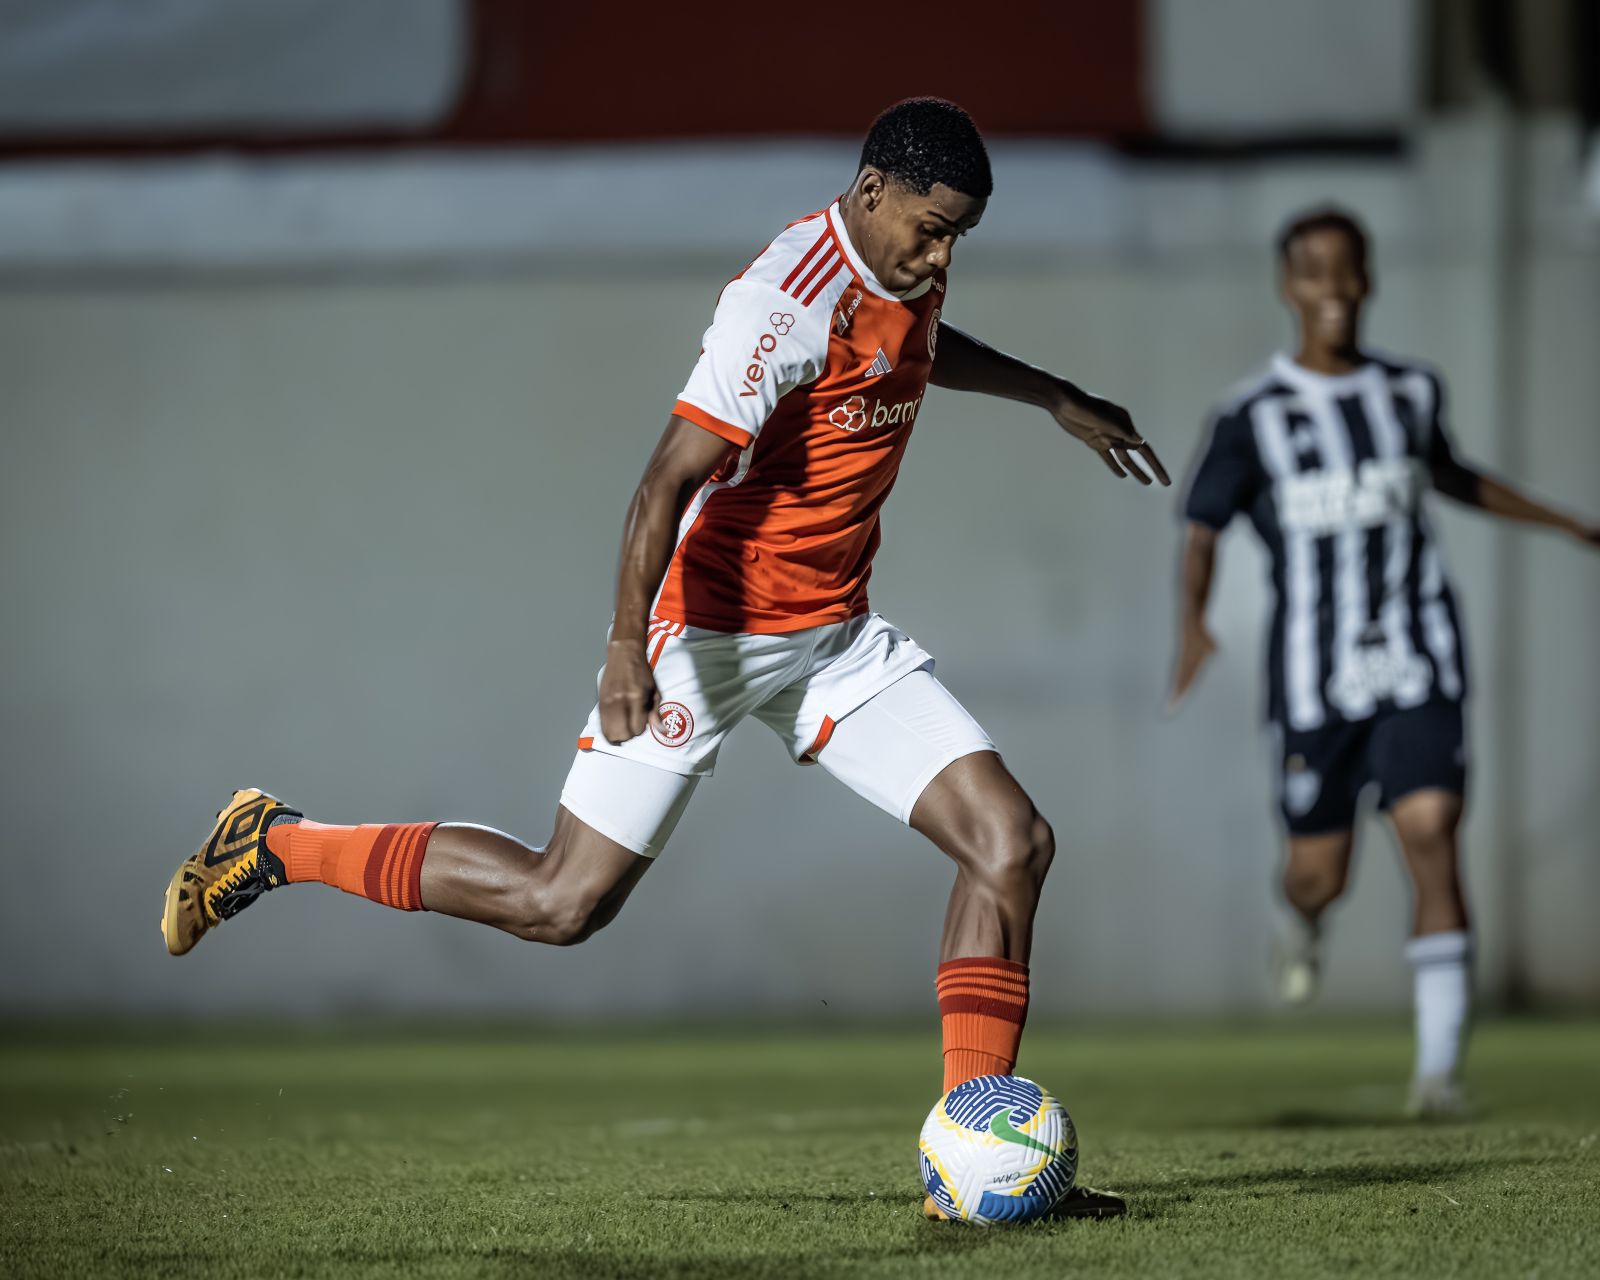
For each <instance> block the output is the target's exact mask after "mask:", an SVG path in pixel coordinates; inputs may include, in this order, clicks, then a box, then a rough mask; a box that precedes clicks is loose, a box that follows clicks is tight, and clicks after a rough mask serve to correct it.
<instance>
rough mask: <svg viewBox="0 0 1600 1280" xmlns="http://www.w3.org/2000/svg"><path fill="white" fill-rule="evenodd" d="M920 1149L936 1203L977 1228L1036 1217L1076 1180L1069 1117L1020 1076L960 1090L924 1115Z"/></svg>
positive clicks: (1074, 1134) (971, 1083) (987, 1079)
mask: <svg viewBox="0 0 1600 1280" xmlns="http://www.w3.org/2000/svg"><path fill="white" fill-rule="evenodd" d="M918 1146H919V1148H920V1150H921V1163H922V1185H923V1186H924V1187H926V1188H927V1190H928V1194H929V1195H930V1196H932V1197H933V1201H934V1203H935V1204H937V1205H938V1206H939V1208H940V1209H942V1210H943V1211H944V1213H945V1215H946V1216H947V1217H950V1218H956V1219H959V1220H960V1221H962V1222H971V1223H974V1224H976V1225H977V1226H980V1227H989V1226H993V1225H994V1224H996V1223H999V1222H1029V1221H1031V1220H1032V1219H1034V1218H1038V1217H1042V1216H1043V1215H1045V1214H1047V1213H1049V1212H1050V1210H1051V1209H1053V1208H1055V1206H1056V1204H1057V1203H1058V1202H1059V1201H1060V1199H1061V1197H1062V1196H1064V1195H1066V1194H1067V1192H1068V1191H1070V1190H1072V1184H1073V1181H1074V1180H1075V1179H1076V1178H1077V1176H1078V1131H1077V1130H1076V1129H1075V1128H1074V1127H1073V1124H1072V1117H1071V1116H1069V1115H1068V1114H1067V1109H1066V1108H1065V1107H1063V1106H1062V1105H1061V1104H1060V1103H1059V1102H1057V1101H1056V1100H1055V1099H1054V1098H1052V1097H1051V1096H1050V1094H1049V1093H1047V1092H1046V1091H1045V1090H1044V1089H1042V1088H1040V1087H1039V1086H1038V1085H1036V1084H1034V1082H1033V1081H1032V1080H1025V1079H1023V1078H1022V1077H1021V1076H978V1077H977V1078H976V1079H973V1080H968V1081H967V1082H966V1083H965V1084H958V1085H957V1086H956V1087H955V1088H954V1089H952V1090H950V1092H949V1093H947V1094H945V1095H944V1097H942V1098H940V1099H939V1101H938V1104H937V1105H936V1106H935V1107H934V1108H933V1110H932V1111H931V1112H929V1113H928V1119H927V1122H926V1123H925V1124H924V1125H923V1126H922V1140H921V1142H920V1143H919V1144H918Z"/></svg>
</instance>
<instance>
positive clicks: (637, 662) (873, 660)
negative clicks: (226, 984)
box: [163, 98, 1168, 1216]
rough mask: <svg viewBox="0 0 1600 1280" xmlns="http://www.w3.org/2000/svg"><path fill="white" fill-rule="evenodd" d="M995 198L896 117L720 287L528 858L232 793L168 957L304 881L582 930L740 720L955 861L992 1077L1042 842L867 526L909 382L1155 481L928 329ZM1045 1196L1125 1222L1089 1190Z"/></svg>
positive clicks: (1081, 411) (1082, 416) (971, 162)
mask: <svg viewBox="0 0 1600 1280" xmlns="http://www.w3.org/2000/svg"><path fill="white" fill-rule="evenodd" d="M991 187H992V181H991V177H990V170H989V161H988V156H987V153H986V151H985V148H984V145H983V142H982V139H981V138H980V137H979V134H978V131H977V129H976V128H975V127H974V125H973V123H972V121H971V120H970V119H969V118H968V116H967V115H966V113H965V112H964V111H962V110H961V108H959V107H957V106H955V105H954V104H953V103H949V102H945V101H942V100H939V99H933V98H919V99H911V100H908V101H905V102H901V103H899V104H897V105H895V106H893V107H891V108H889V109H888V110H887V111H885V112H884V113H883V115H882V116H880V117H879V118H878V120H877V121H876V122H875V123H874V124H873V126H872V129H871V132H870V133H869V135H868V137H867V139H866V144H865V147H864V148H863V151H862V155H861V164H860V169H859V172H858V173H857V174H856V176H855V179H854V181H852V182H851V184H850V186H849V189H848V190H847V191H846V192H845V193H844V194H843V195H842V196H841V197H840V198H839V199H838V200H837V201H835V202H834V203H833V204H831V205H830V206H829V207H827V208H826V209H824V210H822V211H820V212H818V213H814V214H811V215H809V216H807V217H804V218H801V219H800V220H799V221H798V222H795V223H793V224H791V225H790V226H789V227H788V228H787V229H785V230H784V231H783V232H781V233H780V234H779V235H778V237H777V238H776V239H775V240H773V241H772V243H771V244H770V245H768V246H767V248H766V249H764V250H763V251H762V252H761V254H760V255H759V256H758V257H757V258H756V259H755V261H754V262H752V263H751V264H750V265H749V266H748V267H746V268H745V269H744V270H743V271H742V272H740V273H739V275H738V276H737V277H736V278H735V279H733V280H732V281H731V282H730V283H729V284H728V285H727V286H726V287H725V288H724V289H723V290H722V294H721V296H720V298H719V300H718V302H717V306H716V312H715V315H714V317H713V319H712V322H711V327H710V328H709V329H708V330H707V331H706V333H705V337H704V346H703V349H702V350H701V353H700V357H699V360H698V362H697V363H696V364H695V367H694V370H693V372H692V373H691V374H690V375H689V380H688V383H687V385H686V386H685V387H684V388H683V391H682V393H681V395H680V396H679V397H678V400H677V403H676V404H675V405H674V406H673V408H672V414H671V418H670V420H669V421H668V424H667V428H666V431H665V433H664V434H663V435H662V437H661V439H660V441H659V443H658V444H657V445H656V449H655V452H654V454H653V455H652V456H651V458H650V460H649V463H648V464H647V465H646V467H645V473H644V477H643V479H642V480H641V481H640V483H639V487H638V489H637V491H636V492H635V494H634V496H633V500H632V502H631V504H630V505H629V507H628V512H627V518H626V521H625V524H624V527H623V533H622V552H621V563H620V568H619V571H618V575H617V590H616V610H615V614H614V616H613V619H612V624H611V632H610V636H609V638H608V641H607V645H606V659H605V666H604V669H603V671H602V673H601V676H600V691H599V703H598V705H597V706H596V707H595V709H594V711H593V713H592V714H591V715H590V717H589V721H588V724H587V725H586V726H585V727H584V729H583V732H582V734H581V735H580V736H579V738H578V751H577V756H576V758H575V759H574V761H573V764H572V769H571V772H570V773H569V774H568V776H567V780H566V785H565V787H564V788H563V789H562V792H561V806H560V809H559V811H558V813H557V816H556V822H555V830H554V832H553V834H552V835H551V836H550V839H549V840H548V842H547V843H546V844H544V845H543V846H542V847H540V848H533V847H530V846H528V845H525V844H522V843H521V842H519V841H517V840H515V839H513V838H512V837H510V836H508V835H503V834H501V833H500V832H497V831H490V830H487V829H485V828H483V827H478V826H470V825H465V824H460V823H431V822H422V823H402V824H390V825H371V826H355V827H340V826H328V825H324V824H322V823H317V822H311V821H308V820H306V819H304V818H303V817H302V815H301V814H300V813H299V812H297V811H295V810H294V809H291V808H288V807H287V806H285V805H283V804H282V803H280V802H279V801H278V800H276V799H274V798H273V797H271V796H269V795H266V794H264V793H263V792H259V791H254V790H246V791H240V792H237V793H235V795H234V797H233V799H232V800H231V801H230V802H229V804H228V805H227V807H226V808H225V809H223V811H222V812H221V813H220V814H219V816H218V820H217V823H216V826H215V827H214V828H213V829H212V831H211V833H210V834H209V835H208V836H207V838H206V840H205V842H204V844H203V845H202V846H201V848H200V850H199V852H197V853H196V854H195V855H194V856H193V857H191V858H190V859H189V860H188V861H186V862H185V863H184V864H183V865H182V866H181V867H180V868H179V869H178V872H177V873H176V875H175V876H174V877H173V879H172V882H171V884H170V886H169V887H168V889H167V897H166V911H165V917H164V921H163V932H164V935H165V937H166V942H167V946H168V949H169V950H170V951H171V952H172V953H173V954H174V955H181V954H182V953H184V952H186V951H188V950H189V949H190V948H191V947H193V946H194V945H195V944H196V943H197V942H199V941H200V939H201V938H202V937H204V936H205V934H206V933H207V932H208V931H209V930H210V929H212V928H214V927H215V926H217V925H218V924H220V923H221V922H222V921H224V920H227V919H229V918H230V917H232V916H233V915H235V914H237V913H238V912H239V911H241V910H243V909H244V908H245V907H247V906H249V905H250V904H251V903H253V902H254V901H255V900H256V899H257V898H258V897H259V896H260V895H261V894H262V893H263V892H265V891H267V890H271V889H276V888H278V887H280V886H282V885H286V884H299V883H308V882H311V883H322V884H330V885H335V886H337V887H339V888H341V889H343V890H345V891H347V892H349V893H353V894H357V895H359V896H362V897H366V898H370V899H372V900H373V901H376V902H381V903H384V904H385V905H388V906H391V907H398V908H400V909H402V910H409V911H415V910H423V909H426V910H429V911H439V912H443V913H445V914H447V915H453V916H458V917H460V918H462V919H465V920H474V921H478V922H481V923H483V924H488V925H493V926H494V927H496V928H499V929H504V930H506V931H508V932H510V933H513V934H515V935H517V936H518V937H521V938H527V939H530V940H533V941H537V942H547V943H552V944H555V945H558V946H565V945H570V944H572V943H577V942H582V941H583V940H584V939H585V938H587V937H589V936H590V935H591V934H592V933H594V931H595V930H597V929H599V928H601V927H602V926H604V925H605V924H606V923H608V922H609V921H610V920H612V919H613V918H614V917H615V916H616V914H617V912H618V911H619V910H620V909H621V907H622V904H623V902H624V901H625V900H626V898H627V897H628V894H629V893H630V892H631V891H632V890H633V888H634V886H635V885H637V884H638V883H639V880H640V878H641V877H642V876H643V875H644V874H645V872H646V871H647V870H648V869H649V868H650V867H651V866H652V865H653V863H654V860H655V858H656V856H657V855H658V854H660V852H661V851H662V849H663V848H664V847H665V846H666V844H667V841H668V839H669V838H670V837H671V835H672V832H673V828H674V827H675V826H676V825H677V823H678V820H679V818H680V817H681V816H682V814H683V812H684V810H685V807H686V806H687V805H688V803H689V799H690V797H691V796H692V795H693V794H694V791H695V788H696V787H697V786H698V785H699V783H700V780H701V779H702V778H704V777H707V776H709V775H710V774H711V772H712V770H713V769H714V767H715V765H716V762H717V754H718V752H719V751H720V749H721V747H722V744H723V741H724V739H725V738H726V737H727V735H728V733H729V731H730V730H732V729H733V728H734V727H735V726H736V725H737V724H738V723H739V722H740V721H741V720H743V719H745V718H746V717H747V716H753V717H755V718H756V719H757V720H759V721H761V722H762V723H763V724H765V725H766V726H767V727H768V728H770V729H771V730H772V731H773V732H774V733H776V734H777V735H778V736H779V737H780V738H781V739H782V740H783V742H784V743H785V745H786V746H787V748H788V750H789V751H790V753H791V754H792V755H793V757H794V759H795V760H796V762H798V763H802V764H805V763H818V764H820V765H821V766H822V767H823V768H824V769H825V770H827V771H828V772H829V773H831V774H832V775H833V776H834V777H836V778H838V779H839V780H840V781H841V782H843V783H844V784H845V785H846V786H847V787H849V788H851V789H852V790H853V791H856V792H857V793H859V794H860V795H862V796H864V797H866V798H867V799H868V800H870V801H872V802H873V803H874V804H876V805H877V806H879V807H880V808H882V809H884V810H886V811H887V812H888V813H889V814H891V815H893V816H894V817H895V818H897V819H898V820H900V821H901V822H905V823H909V824H910V825H911V826H912V827H913V828H915V829H916V830H918V831H920V832H922V833H923V834H924V835H926V836H927V837H928V838H929V839H930V840H932V841H933V843H934V844H935V845H937V846H938V847H939V848H940V849H942V850H943V851H944V852H945V853H946V854H948V855H949V856H950V857H951V858H952V859H953V860H954V862H955V864H956V883H955V889H954V891H953V892H952V894H951V897H950V905H949V911H948V914H947V915H946V917H945V923H944V934H943V939H942V942H941V946H940V955H941V961H942V963H941V964H940V965H939V969H938V974H937V991H938V996H939V1004H940V1010H941V1015H942V1020H943V1033H944V1063H945V1087H946V1088H947V1089H948V1088H950V1087H952V1086H953V1085H955V1084H957V1083H959V1082H961V1081H964V1080H967V1079H970V1078H972V1077H973V1076H977V1075H981V1074H984V1073H988V1072H1009V1071H1010V1070H1011V1069H1012V1066H1013V1064H1014V1062H1015V1060H1016V1053H1017V1045H1018V1040H1019V1037H1020V1035H1021V1031H1022V1025H1023V1019H1024V1016H1025V1014H1026V1012H1027V1007H1028V952H1029V946H1030V943H1031V940H1032V932H1033V918H1034V909H1035V907H1036V905H1037V903H1038V899H1039V890H1040V886H1041V885H1042V883H1043V880H1044V876H1045V872H1046V871H1047V870H1048V869H1049V866H1050V861H1051V857H1052V855H1053V853H1054V848H1055V845H1054V839H1053V836H1052V834H1051V830H1050V827H1049V825H1048V824H1047V823H1046V822H1045V820H1044V819H1043V818H1042V817H1041V816H1040V815H1039V812H1038V810H1037V809H1036V808H1035V807H1034V805H1033V802H1032V801H1031V800H1030V799H1029V798H1028V796H1027V794H1026V793H1025V792H1024V791H1023V789H1022V787H1021V786H1019V785H1018V783H1017V781H1016V779H1014V778H1013V777H1012V776H1011V774H1010V773H1009V772H1008V771H1007V770H1006V767H1005V766H1004V765H1003V764H1002V763H1001V760H1000V757H999V755H997V754H996V752H995V748H994V745H993V743H992V742H991V740H990V738H989V735H988V734H987V733H985V732H984V730H983V729H982V728H981V727H980V726H979V725H978V723H977V722H976V721H975V720H974V719H973V718H972V717H971V716H970V715H968V714H967V712H966V711H965V710H964V709H963V708H962V707H961V705H960V703H958V702H957V701H956V700H955V698H953V697H952V696H951V695H950V694H949V693H948V692H946V690H945V688H944V686H943V685H941V684H940V683H939V681H938V680H937V679H936V678H935V676H934V674H933V659H932V658H930V657H929V656H928V654H927V653H926V652H924V651H923V649H922V648H921V647H919V646H918V645H917V643H916V642H915V641H914V640H912V639H911V637H910V636H908V635H906V634H905V633H904V632H903V631H900V630H899V629H898V628H896V627H894V626H892V625H891V624H890V623H888V622H886V621H885V620H884V619H883V618H881V617H879V616H878V615H876V614H874V613H872V612H871V610H870V609H869V607H868V604H867V580H868V576H869V575H870V573H871V569H872V558H873V554H874V552H875V551H876V550H877V547H878V536H879V535H878V513H879V510H880V508H881V507H882V505H883V502H884V499H885V498H886V497H887V496H888V494H889V490H890V488H891V486H892V485H893V484H894V480H895V475H896V472H897V471H898V469H899V465H900V459H901V457H902V455H903V454H904V452H905V448H906V444H907V442H908V441H909V439H910V436H911V430H912V427H913V425H914V424H915V422H916V420H917V418H918V416H919V410H920V408H921V406H922V398H923V391H924V389H925V388H926V386H927V385H928V383H929V382H930V381H931V382H932V383H934V384H935V385H937V386H942V387H952V388H956V389H958V390H964V391H978V392H984V393H987V394H989V395H995V396H1003V397H1006V398H1008V399H1012V400H1021V401H1025V402H1027V403H1029V404H1033V405H1036V406H1038V407H1039V408H1041V409H1043V410H1045V411H1046V412H1047V413H1049V414H1050V415H1051V416H1052V417H1053V418H1054V419H1055V421H1056V423H1057V424H1058V425H1059V426H1060V427H1061V428H1062V429H1064V430H1065V431H1066V432H1067V433H1068V434H1069V435H1070V436H1072V437H1073V438H1075V439H1077V440H1080V441H1082V442H1084V443H1085V444H1087V445H1088V446H1089V447H1090V448H1091V449H1093V450H1094V451H1095V452H1096V453H1098V454H1099V455H1100V457H1101V459H1102V461H1103V462H1104V464H1105V466H1106V467H1107V468H1108V469H1109V470H1110V471H1111V472H1112V473H1113V474H1114V475H1117V476H1132V477H1133V478H1134V479H1136V480H1138V481H1139V482H1141V483H1144V484H1149V483H1150V482H1151V479H1152V478H1154V479H1156V480H1159V481H1160V482H1161V483H1162V484H1166V483H1168V480H1167V476H1166V472H1165V470H1164V469H1163V468H1162V466H1161V463H1160V461H1159V460H1158V459H1157V457H1156V455H1155V453H1154V451H1153V450H1152V449H1151V447H1150V446H1149V445H1148V444H1146V443H1145V441H1144V440H1143V439H1142V438H1141V437H1140V435H1139V433H1138V432H1137V431H1136V430H1135V429H1134V426H1133V423H1132V422H1131V421H1130V419H1129V417H1128V415H1127V413H1125V412H1124V411H1123V410H1122V409H1120V408H1118V407H1117V406H1115V405H1113V404H1110V403H1108V402H1106V401H1104V400H1101V399H1099V398H1097V397H1095V396H1092V395H1089V394H1087V393H1086V392H1083V391H1081V390H1079V389H1078V388H1076V387H1074V386H1073V385H1072V384H1071V383H1069V382H1067V381H1066V380H1065V379H1063V378H1060V377H1056V376H1054V375H1052V374H1049V373H1046V372H1044V371H1043V370H1041V369H1037V368H1034V367H1032V366H1029V365H1026V364H1024V363H1022V362H1021V361H1019V360H1015V359H1012V358H1011V357H1010V356H1006V355H1002V354H1000V353H999V352H997V351H994V350H992V349H991V348H989V347H987V346H985V345H984V344H983V343H981V342H978V341H977V340H975V339H973V338H971V337H968V336H967V335H966V334H965V333H963V332H961V331H960V330H958V329H955V328H953V327H951V326H950V325H949V324H946V323H945V322H944V321H943V319H942V312H943V308H944V305H945V297H946V293H945V290H946V271H947V269H948V267H949V265H950V259H951V254H952V251H953V250H954V247H955V242H956V240H957V239H958V238H959V237H960V236H963V235H965V234H966V233H967V232H968V231H970V230H972V229H973V228H974V227H976V226H977V225H978V221H979V219H980V218H981V217H982V216H983V212H984V207H985V204H986V203H987V201H988V197H989V194H990V190H991ZM1141 463H1142V464H1143V465H1141ZM1066 1208H1067V1211H1068V1212H1072V1213H1079V1214H1085V1215H1095V1216H1101V1215H1108V1214H1113V1213H1120V1212H1122V1210H1123V1205H1122V1203H1121V1201H1120V1200H1119V1199H1118V1198H1116V1197H1114V1196H1111V1195H1108V1194H1103V1193H1095V1192H1090V1191H1087V1190H1085V1191H1084V1192H1082V1193H1081V1194H1079V1195H1077V1196H1075V1197H1074V1198H1073V1199H1072V1201H1071V1202H1070V1203H1069V1204H1068V1205H1067V1206H1066Z"/></svg>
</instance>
